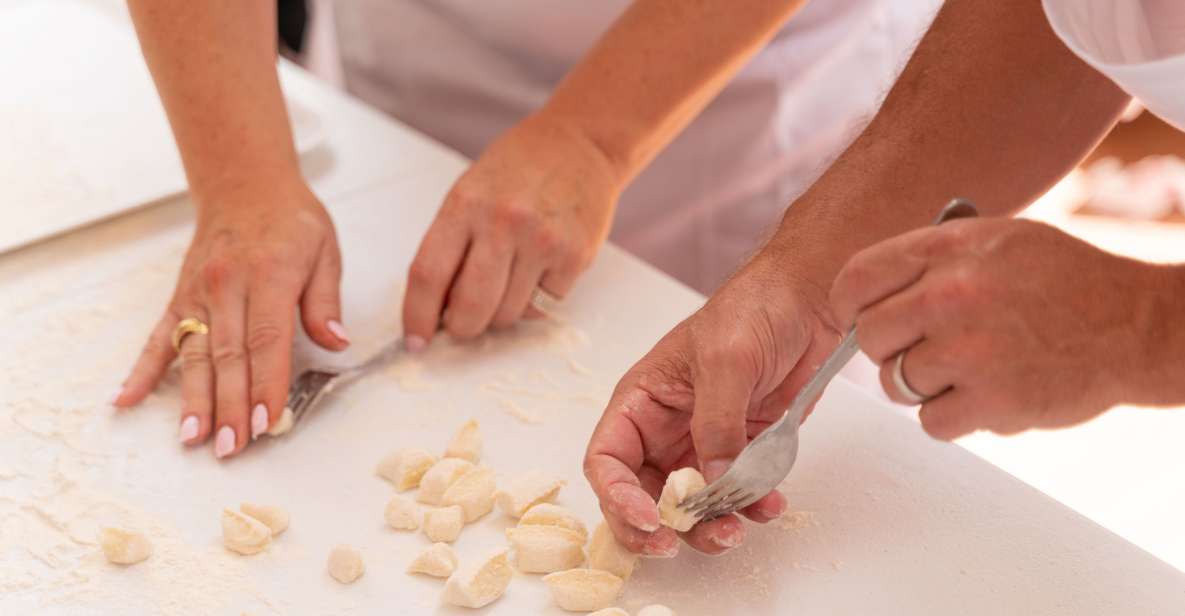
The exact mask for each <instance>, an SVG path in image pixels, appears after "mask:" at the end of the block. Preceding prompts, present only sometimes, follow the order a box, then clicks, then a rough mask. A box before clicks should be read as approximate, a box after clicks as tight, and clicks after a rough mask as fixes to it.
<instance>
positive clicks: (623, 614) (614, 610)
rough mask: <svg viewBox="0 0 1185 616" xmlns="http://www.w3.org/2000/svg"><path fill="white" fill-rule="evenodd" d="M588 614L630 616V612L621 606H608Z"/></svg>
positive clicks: (594, 615) (595, 615) (593, 615)
mask: <svg viewBox="0 0 1185 616" xmlns="http://www.w3.org/2000/svg"><path fill="white" fill-rule="evenodd" d="M588 616H630V613H629V612H627V611H625V610H623V609H621V608H619V607H607V608H605V609H603V610H597V611H595V612H593V613H592V614H589V615H588Z"/></svg>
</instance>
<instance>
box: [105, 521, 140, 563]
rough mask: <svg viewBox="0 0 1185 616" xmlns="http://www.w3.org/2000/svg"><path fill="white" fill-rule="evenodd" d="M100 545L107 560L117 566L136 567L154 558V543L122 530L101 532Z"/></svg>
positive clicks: (106, 529) (109, 529)
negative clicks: (145, 560) (141, 562)
mask: <svg viewBox="0 0 1185 616" xmlns="http://www.w3.org/2000/svg"><path fill="white" fill-rule="evenodd" d="M99 545H100V546H101V547H102V548H103V555H104V556H106V557H107V560H108V561H109V562H113V563H115V564H117V565H134V564H136V563H138V562H140V561H142V560H144V559H146V558H148V557H149V556H152V543H150V542H149V541H148V538H147V537H145V536H144V535H142V534H140V533H137V532H134V531H130V530H125V529H122V528H111V527H106V528H103V529H102V530H100V531H99Z"/></svg>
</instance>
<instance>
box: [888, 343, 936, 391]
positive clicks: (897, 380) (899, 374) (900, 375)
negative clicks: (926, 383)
mask: <svg viewBox="0 0 1185 616" xmlns="http://www.w3.org/2000/svg"><path fill="white" fill-rule="evenodd" d="M908 350H909V349H906V350H905V351H901V352H900V353H898V354H897V359H895V360H894V361H893V386H894V387H896V388H897V395H899V396H901V399H902V400H905V401H906V402H908V403H910V404H914V405H917V404H922V403H924V402H925V401H926V400H929V399H930V397H929V396H923V395H922V394H919V393H918V392H917V391H915V390H914V388H912V387H910V386H909V382H908V381H906V380H905V372H903V371H902V368H901V364H902V363H903V362H904V361H905V353H906V351H908Z"/></svg>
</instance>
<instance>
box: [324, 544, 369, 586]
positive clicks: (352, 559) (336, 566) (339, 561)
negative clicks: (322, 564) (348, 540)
mask: <svg viewBox="0 0 1185 616" xmlns="http://www.w3.org/2000/svg"><path fill="white" fill-rule="evenodd" d="M365 571H366V567H365V566H364V565H363V564H362V553H361V552H359V551H358V549H357V548H352V547H350V546H348V545H339V546H337V547H336V548H333V549H332V550H330V551H329V575H331V576H333V579H335V580H337V581H339V582H341V583H342V584H352V583H353V582H354V580H357V579H358V578H360V577H362V573H363V572H365Z"/></svg>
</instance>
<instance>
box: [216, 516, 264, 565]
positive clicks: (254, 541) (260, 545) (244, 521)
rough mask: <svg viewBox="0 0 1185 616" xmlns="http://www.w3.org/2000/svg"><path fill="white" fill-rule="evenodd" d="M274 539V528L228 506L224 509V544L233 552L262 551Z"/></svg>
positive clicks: (252, 552)
mask: <svg viewBox="0 0 1185 616" xmlns="http://www.w3.org/2000/svg"><path fill="white" fill-rule="evenodd" d="M271 541H272V529H270V528H268V527H267V524H264V523H263V522H260V521H259V520H256V519H255V518H253V517H251V516H249V515H247V514H245V513H242V512H239V511H235V510H234V509H231V508H230V507H227V508H225V509H223V510H222V545H224V546H226V549H228V550H230V551H232V552H238V553H239V554H244V555H251V554H258V553H259V552H262V551H263V550H264V548H266V547H267V544H269V543H271Z"/></svg>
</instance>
